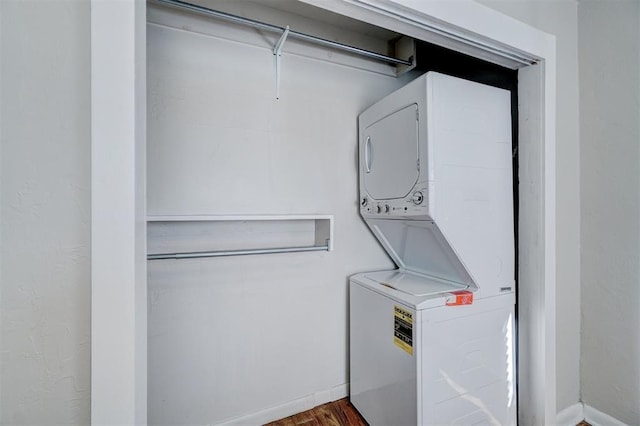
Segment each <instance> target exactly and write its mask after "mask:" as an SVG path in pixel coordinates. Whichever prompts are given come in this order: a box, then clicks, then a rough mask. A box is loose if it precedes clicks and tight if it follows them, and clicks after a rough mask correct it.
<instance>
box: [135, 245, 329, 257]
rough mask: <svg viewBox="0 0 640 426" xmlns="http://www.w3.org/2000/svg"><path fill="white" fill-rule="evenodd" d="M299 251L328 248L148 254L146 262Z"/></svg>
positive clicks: (324, 247)
mask: <svg viewBox="0 0 640 426" xmlns="http://www.w3.org/2000/svg"><path fill="white" fill-rule="evenodd" d="M299 251H329V246H328V245H324V246H310V247H281V248H267V249H247V250H227V251H196V252H190V253H157V254H148V255H147V260H163V259H197V258H201V257H222V256H242V255H249V254H271V253H295V252H299Z"/></svg>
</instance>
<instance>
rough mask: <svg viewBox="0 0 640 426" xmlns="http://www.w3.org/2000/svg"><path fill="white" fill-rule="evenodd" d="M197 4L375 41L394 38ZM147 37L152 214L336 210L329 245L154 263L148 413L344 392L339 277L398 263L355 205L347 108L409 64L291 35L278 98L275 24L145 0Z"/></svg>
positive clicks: (361, 105) (213, 411) (211, 410)
mask: <svg viewBox="0 0 640 426" xmlns="http://www.w3.org/2000/svg"><path fill="white" fill-rule="evenodd" d="M206 4H207V6H208V7H211V8H214V9H216V8H217V9H220V10H223V9H224V10H225V11H227V12H231V13H236V14H240V15H245V16H248V17H254V19H257V18H256V16H257V17H259V18H260V20H264V21H267V22H270V23H274V24H276V25H283V26H284V25H290V26H291V27H292V28H296V29H299V30H301V31H304V32H308V33H314V34H317V35H319V36H322V37H325V38H331V39H334V40H338V41H341V42H344V43H348V44H353V45H357V46H360V47H363V48H368V49H371V50H378V51H382V52H385V51H386V44H387V40H388V39H389V38H390V37H391V36H393V34H385V33H384V30H375V31H368V30H367V29H366V28H364V27H353V28H355V29H356V31H351V30H347V29H345V27H344V25H343V24H344V23H343V22H342V21H337V22H336V23H329V24H328V23H327V22H326V21H325V22H321V21H319V20H317V19H310V18H306V17H303V16H301V15H298V14H293V13H288V12H285V11H282V10H277V9H271V8H268V7H266V6H264V4H258V3H252V2H220V4H218V3H217V2H207V3H206ZM278 4H279V3H278ZM323 13H326V12H323ZM336 25H339V26H336ZM386 37H389V38H386ZM147 38H148V52H147V55H148V56H147V57H148V67H147V70H148V71H147V74H148V75H147V81H148V142H147V156H148V157H147V163H148V164H147V169H148V176H147V178H148V187H147V210H148V214H149V215H194V214H206V215H288V214H291V215H298V214H330V215H333V216H334V220H335V222H334V223H335V229H334V236H335V237H334V240H335V242H334V250H333V251H332V252H309V253H285V254H270V255H256V256H236V257H233V256H232V257H224V258H213V259H190V260H163V261H151V262H149V265H148V266H149V269H148V286H149V292H148V295H149V307H148V309H149V318H148V320H149V322H148V327H149V329H148V350H149V355H148V357H149V359H148V373H149V376H148V390H149V401H148V406H149V423H150V424H185V423H189V424H216V423H221V422H225V421H229V420H232V419H242V418H247V416H251V415H254V414H255V413H258V412H264V411H265V410H267V411H268V410H270V409H272V408H273V407H278V406H282V405H286V404H289V405H291V404H292V402H295V401H298V406H299V408H302V409H304V408H308V407H310V406H313V405H316V404H320V403H323V402H327V401H329V400H332V399H338V398H341V397H344V396H346V395H347V382H348V371H347V365H348V358H347V356H348V353H347V349H348V335H347V329H348V327H347V317H348V316H347V314H348V312H347V306H348V300H347V283H348V279H347V278H348V277H349V276H350V275H352V274H354V273H357V272H362V271H367V270H373V269H384V268H392V267H393V264H392V263H391V261H390V260H389V258H388V257H387V255H386V254H385V252H384V251H383V250H382V248H381V247H380V246H379V245H378V243H377V242H376V240H375V239H374V237H373V236H372V235H371V234H370V232H369V231H368V230H367V228H366V225H365V224H364V222H363V221H362V220H361V218H360V217H359V216H358V206H357V203H358V198H357V193H358V192H357V143H356V141H357V120H356V118H357V116H358V114H359V113H360V112H361V111H362V110H363V109H365V108H366V107H368V106H369V105H371V104H372V103H374V102H375V101H377V100H378V99H380V98H382V97H383V96H385V95H387V94H388V93H391V92H392V91H394V90H396V89H397V88H399V87H401V86H403V85H404V84H406V83H407V82H408V81H410V80H411V79H413V78H415V77H416V76H417V73H409V74H406V75H404V76H402V77H395V74H394V68H392V67H391V66H388V65H386V64H381V63H378V62H375V61H372V60H368V59H364V58H358V57H353V56H350V55H348V54H343V53H339V52H336V51H331V50H328V49H326V48H322V47H316V46H312V45H309V44H305V43H302V42H295V41H287V43H286V44H285V47H284V50H283V52H284V53H283V57H282V76H281V78H282V80H281V87H280V99H279V100H276V97H275V68H274V59H273V53H272V49H273V46H274V45H275V43H276V41H277V39H278V35H277V34H265V33H261V32H259V31H257V30H255V29H252V28H245V27H241V26H237V25H234V24H229V23H225V22H222V21H216V20H212V19H207V18H204V17H199V16H196V15H193V14H186V13H183V12H180V11H177V10H175V9H170V8H166V7H162V6H158V5H155V4H152V3H150V4H149V10H148V27H147ZM288 226H290V224H287V222H283V224H282V227H283V228H282V229H281V230H280V231H282V230H284V231H285V233H286V230H287V227H288ZM294 231H295V229H294V228H291V232H294ZM245 238H246V242H247V243H250V242H251V240H252V234H251V229H250V228H247V232H246V234H245ZM238 243H239V244H241V243H242V241H239V242H238ZM290 414H292V413H290Z"/></svg>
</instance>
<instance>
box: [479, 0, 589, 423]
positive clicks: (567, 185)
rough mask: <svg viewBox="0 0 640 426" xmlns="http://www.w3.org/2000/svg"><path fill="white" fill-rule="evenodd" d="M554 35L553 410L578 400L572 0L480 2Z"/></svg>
mask: <svg viewBox="0 0 640 426" xmlns="http://www.w3.org/2000/svg"><path fill="white" fill-rule="evenodd" d="M480 3H483V4H485V5H487V6H489V7H492V8H494V9H496V10H498V11H500V12H503V13H505V14H507V15H509V16H512V17H514V18H516V19H518V20H520V21H522V22H525V23H527V24H529V25H532V26H534V27H536V28H538V29H540V30H542V31H545V32H547V33H549V34H553V35H555V36H556V42H557V66H558V68H557V120H556V126H557V127H556V129H557V130H556V138H557V139H556V140H557V144H556V147H557V148H556V149H557V151H556V164H557V167H556V177H557V187H556V203H557V204H556V206H557V207H556V208H557V210H556V214H557V246H556V253H557V272H556V282H557V294H556V297H557V300H556V306H557V308H556V309H557V311H556V321H557V322H556V339H557V341H556V345H557V346H556V350H557V354H556V362H557V370H556V372H557V408H558V411H560V410H562V409H564V408H566V407H568V406H570V405H572V404H575V403H577V402H578V401H579V400H580V363H579V359H580V141H579V135H580V133H579V94H578V14H577V2H576V1H574V0H563V1H542V0H540V1H527V0H520V1H513V0H480Z"/></svg>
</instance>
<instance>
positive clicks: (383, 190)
mask: <svg viewBox="0 0 640 426" xmlns="http://www.w3.org/2000/svg"><path fill="white" fill-rule="evenodd" d="M418 136H419V135H418V105H417V104H412V105H409V106H407V107H404V108H402V109H400V110H398V111H395V112H393V113H391V114H389V115H387V116H386V117H384V118H382V119H380V120H378V121H376V122H375V123H373V124H372V125H370V126H369V127H367V128H365V129H364V134H362V135H360V164H361V167H360V172H361V174H362V175H361V179H362V180H363V182H364V187H365V188H366V190H367V192H368V193H369V195H370V196H371V197H372V198H374V199H376V200H386V199H392V198H404V197H406V196H407V195H408V194H409V192H411V189H413V186H414V185H415V183H416V182H417V181H418V176H419V174H420V173H419V163H418V158H419V157H418V154H419V152H418Z"/></svg>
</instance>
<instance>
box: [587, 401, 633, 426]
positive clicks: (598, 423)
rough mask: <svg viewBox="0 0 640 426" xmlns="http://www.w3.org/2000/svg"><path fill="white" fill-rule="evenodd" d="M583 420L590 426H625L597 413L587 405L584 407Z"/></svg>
mask: <svg viewBox="0 0 640 426" xmlns="http://www.w3.org/2000/svg"><path fill="white" fill-rule="evenodd" d="M584 419H585V421H586V422H587V423H589V424H590V425H592V426H627V424H626V423H623V422H621V421H620V420H618V419H616V418H614V417H611V416H610V415H608V414H605V413H603V412H602V411H598V410H596V409H595V408H593V407H591V406H589V405H587V404H585V405H584Z"/></svg>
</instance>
